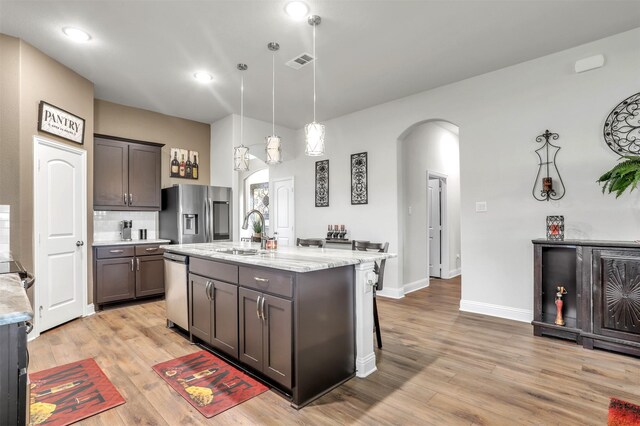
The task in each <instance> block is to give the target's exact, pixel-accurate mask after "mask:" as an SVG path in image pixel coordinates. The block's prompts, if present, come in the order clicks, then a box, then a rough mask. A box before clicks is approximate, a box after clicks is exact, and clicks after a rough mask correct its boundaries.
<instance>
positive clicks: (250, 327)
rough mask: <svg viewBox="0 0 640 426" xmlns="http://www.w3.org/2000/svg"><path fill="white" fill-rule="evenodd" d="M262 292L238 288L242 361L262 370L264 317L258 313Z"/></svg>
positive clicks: (240, 357)
mask: <svg viewBox="0 0 640 426" xmlns="http://www.w3.org/2000/svg"><path fill="white" fill-rule="evenodd" d="M259 296H261V293H259V292H257V291H253V290H249V289H246V288H243V287H240V289H239V290H238V306H239V309H240V312H239V321H240V323H239V326H240V332H239V338H240V342H238V343H239V344H238V347H239V350H240V356H239V359H240V361H242V362H244V363H245V364H247V365H249V366H251V367H253V368H255V369H256V370H262V356H263V351H262V335H263V331H262V328H263V327H262V319H261V318H260V317H258V314H257V309H256V306H257V303H258V297H259Z"/></svg>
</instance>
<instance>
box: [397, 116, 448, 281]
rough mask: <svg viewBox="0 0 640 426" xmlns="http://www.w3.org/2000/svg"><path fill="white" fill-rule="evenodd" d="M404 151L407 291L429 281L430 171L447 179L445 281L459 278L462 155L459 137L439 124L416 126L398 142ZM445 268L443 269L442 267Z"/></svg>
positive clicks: (403, 218) (404, 271) (444, 243)
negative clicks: (428, 181)
mask: <svg viewBox="0 0 640 426" xmlns="http://www.w3.org/2000/svg"><path fill="white" fill-rule="evenodd" d="M399 146H400V147H401V150H402V164H403V167H402V170H401V174H402V179H403V182H404V184H403V187H402V190H403V192H404V194H403V197H402V201H401V205H402V206H403V208H402V211H401V213H400V214H401V215H403V217H402V221H401V223H402V224H403V225H402V226H401V227H400V229H402V231H403V245H402V251H403V253H404V256H403V265H402V268H403V281H402V282H403V286H404V288H405V291H406V290H415V289H417V288H421V287H425V286H426V285H427V284H428V278H429V251H428V248H429V247H428V244H429V239H428V221H427V217H428V211H427V171H428V172H430V173H439V174H442V175H446V177H447V185H446V190H447V192H446V203H447V204H446V212H447V217H446V223H447V228H448V232H447V234H448V240H447V241H446V242H445V241H442V247H443V248H444V247H447V248H448V253H447V255H448V258H449V265H448V268H449V269H448V270H444V269H443V270H442V277H443V278H448V277H450V276H452V275H456V274H457V273H458V272H457V269H459V268H460V266H459V265H457V264H456V256H457V255H458V254H460V160H459V158H460V154H459V145H458V135H456V134H454V133H452V132H450V131H449V130H446V129H445V128H444V127H442V126H440V125H438V124H437V122H426V123H422V124H419V125H417V126H416V127H415V128H414V129H412V131H411V132H410V133H409V134H408V135H407V136H406V137H405V138H404V139H403V140H401V141H400V142H399ZM443 266H444V265H443Z"/></svg>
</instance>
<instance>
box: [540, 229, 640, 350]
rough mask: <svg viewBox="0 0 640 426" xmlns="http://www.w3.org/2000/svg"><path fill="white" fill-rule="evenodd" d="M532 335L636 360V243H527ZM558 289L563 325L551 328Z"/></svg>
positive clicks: (639, 292)
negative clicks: (562, 293) (530, 255)
mask: <svg viewBox="0 0 640 426" xmlns="http://www.w3.org/2000/svg"><path fill="white" fill-rule="evenodd" d="M533 244H534V319H533V321H532V325H533V330H534V334H535V335H536V336H542V335H549V336H554V337H560V338H565V339H571V340H574V341H576V342H577V343H578V344H582V345H583V346H584V347H585V348H589V349H593V348H601V349H607V350H612V351H617V352H623V353H626V354H631V355H636V356H640V244H638V243H634V242H619V241H589V240H566V241H547V240H533ZM558 286H564V287H565V288H566V289H567V294H566V295H565V296H563V301H564V307H563V314H564V318H565V322H566V324H565V325H564V326H560V325H556V324H554V320H555V317H556V306H555V294H556V288H557V287H558Z"/></svg>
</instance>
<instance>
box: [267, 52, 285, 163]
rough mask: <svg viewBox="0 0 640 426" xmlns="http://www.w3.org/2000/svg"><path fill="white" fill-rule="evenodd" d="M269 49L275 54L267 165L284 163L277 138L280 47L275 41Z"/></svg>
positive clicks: (272, 62)
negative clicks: (277, 82)
mask: <svg viewBox="0 0 640 426" xmlns="http://www.w3.org/2000/svg"><path fill="white" fill-rule="evenodd" d="M267 48H268V49H269V50H270V51H271V52H273V57H272V61H271V125H272V130H271V136H267V137H266V138H265V140H266V142H267V143H266V146H265V148H264V149H265V152H266V153H267V159H266V161H265V162H266V163H267V164H279V163H281V162H282V147H281V140H280V136H276V52H277V51H278V49H280V45H279V44H278V43H276V42H275V41H272V42H271V43H269V44H267Z"/></svg>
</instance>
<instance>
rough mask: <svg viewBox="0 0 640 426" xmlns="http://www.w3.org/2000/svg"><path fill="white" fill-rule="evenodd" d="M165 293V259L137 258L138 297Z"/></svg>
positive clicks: (156, 257)
mask: <svg viewBox="0 0 640 426" xmlns="http://www.w3.org/2000/svg"><path fill="white" fill-rule="evenodd" d="M162 293H164V258H163V257H162V256H142V257H136V297H142V296H153V295H157V294H162Z"/></svg>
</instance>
